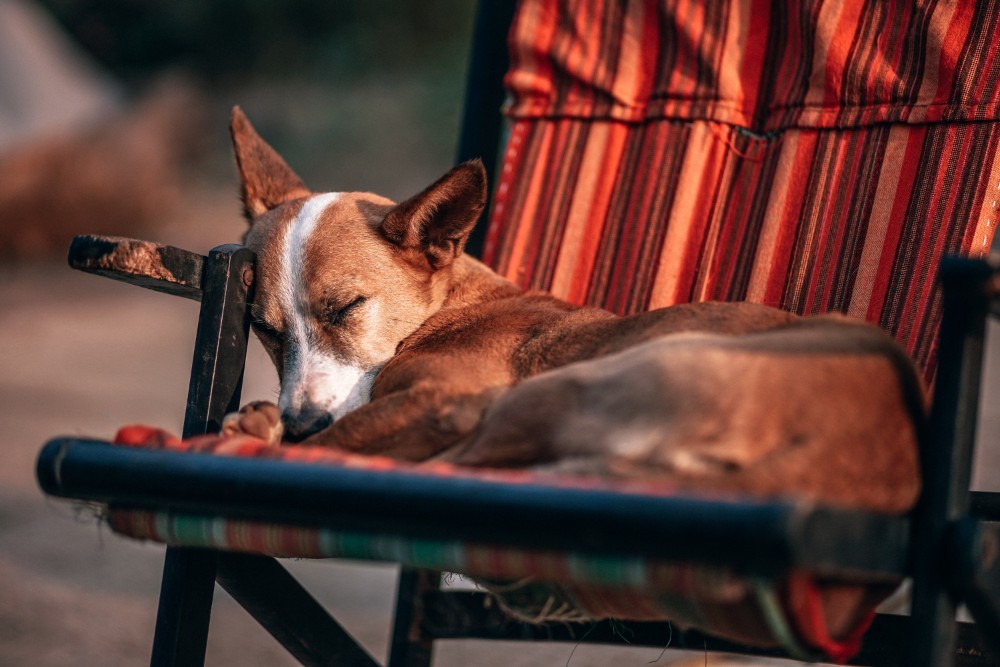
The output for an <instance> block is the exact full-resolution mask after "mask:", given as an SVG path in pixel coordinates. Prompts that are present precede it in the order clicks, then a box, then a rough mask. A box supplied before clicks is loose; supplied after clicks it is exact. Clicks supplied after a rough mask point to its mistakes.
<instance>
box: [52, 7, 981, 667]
mask: <svg viewBox="0 0 1000 667" xmlns="http://www.w3.org/2000/svg"><path fill="white" fill-rule="evenodd" d="M787 4H788V6H785V5H784V3H768V2H762V1H761V2H751V3H750V6H749V9H747V7H746V6H745V5H742V4H739V3H735V2H733V3H728V2H721V1H720V2H707V3H704V5H701V4H691V5H689V4H685V3H676V4H675V3H662V4H659V5H658V4H655V3H606V4H602V3H590V4H587V5H586V6H584V5H583V4H582V3H573V2H569V0H564V1H562V2H558V1H556V0H524V1H523V2H522V3H521V5H520V6H519V7H518V8H517V11H516V14H515V8H514V6H513V3H512V2H502V3H496V2H483V3H481V5H480V9H479V13H478V16H477V23H476V47H475V50H474V53H473V57H472V61H471V66H470V72H471V73H470V97H469V100H468V105H467V111H466V116H465V121H464V128H463V134H462V147H461V148H460V151H459V152H460V155H459V157H460V158H461V159H465V158H468V157H472V156H476V155H479V156H485V157H487V158H489V157H490V156H491V155H492V153H493V150H494V148H493V147H495V146H496V145H497V136H498V134H499V127H500V126H499V121H498V119H497V116H496V113H495V110H496V109H497V108H498V107H499V106H500V101H501V96H502V93H501V92H500V87H499V85H498V82H499V79H500V74H501V73H502V72H503V71H504V70H505V69H506V67H507V63H506V55H505V52H504V49H503V43H504V39H503V37H504V33H505V30H506V29H505V27H501V26H506V25H508V24H509V23H510V22H511V21H513V24H512V29H511V33H510V54H511V63H510V64H511V68H510V72H509V73H508V75H507V84H508V88H509V89H510V91H511V96H512V99H511V101H510V103H509V105H508V110H507V113H508V116H509V118H510V119H511V125H510V128H509V133H508V135H509V136H508V138H507V140H506V142H505V146H506V148H505V150H504V155H503V159H502V161H501V167H500V170H499V172H500V175H499V178H498V179H497V186H496V188H495V197H494V202H493V206H492V213H491V218H490V225H489V232H488V234H487V235H486V236H485V237H483V236H479V237H477V238H475V239H474V240H473V241H472V244H471V246H472V249H473V250H478V249H479V248H478V247H477V246H479V245H480V244H481V250H482V255H483V257H484V258H485V259H486V261H488V262H489V263H492V264H493V265H494V266H495V267H497V268H498V269H499V270H500V271H501V272H502V273H504V274H505V275H507V276H508V277H511V278H512V279H514V280H516V281H517V282H519V283H520V284H522V285H524V286H526V287H540V288H544V289H549V290H551V291H553V292H555V293H557V294H559V295H561V296H564V297H566V298H569V299H570V300H574V301H578V302H588V303H599V304H602V305H605V306H606V307H609V308H610V309H612V310H617V311H619V312H630V311H635V310H640V309H643V308H651V307H658V306H663V305H668V304H671V303H677V302H683V301H692V300H707V299H723V300H740V299H746V300H751V301H758V302H762V303H767V304H770V305H775V306H780V307H783V308H786V309H790V310H794V311H797V312H800V313H815V312H823V311H833V310H839V311H844V312H847V313H850V314H854V315H858V316H860V317H864V318H866V319H869V320H870V321H873V322H876V323H878V324H880V325H881V326H883V327H884V328H886V329H887V330H888V331H889V332H890V333H892V334H893V335H894V336H895V337H896V338H897V340H899V341H900V343H902V344H903V345H904V347H905V348H906V349H907V350H908V351H909V352H910V354H911V355H912V356H913V358H914V359H915V361H916V362H917V363H918V365H919V366H920V367H921V368H922V369H923V370H924V372H925V375H926V377H927V378H928V379H930V380H933V382H934V385H933V386H934V396H933V409H932V413H931V417H930V421H929V425H928V426H927V428H926V430H925V432H924V433H923V437H922V443H921V447H922V451H921V468H922V471H923V490H922V494H921V497H920V500H919V503H918V505H917V507H916V508H915V509H914V510H913V511H912V512H911V513H910V514H909V515H907V516H892V515H882V514H877V513H873V512H864V511H858V510H844V509H838V508H832V507H817V506H815V505H814V504H812V503H808V502H802V501H800V500H796V499H794V498H789V499H784V500H777V501H761V500H756V501H753V500H747V501H739V502H738V501H734V500H713V499H710V498H697V497H677V496H674V495H670V494H658V493H634V492H622V490H621V489H619V488H616V485H615V483H613V482H608V483H607V484H597V485H596V487H595V486H594V483H591V488H584V487H582V486H581V485H580V484H579V483H578V482H576V481H574V480H565V481H564V482H563V481H560V482H557V483H553V482H552V481H551V480H543V479H540V478H538V477H536V476H533V475H530V474H527V473H523V474H522V473H510V472H507V473H501V472H496V471H462V470H457V469H452V468H447V467H443V466H441V467H438V468H434V469H430V470H414V469H412V468H410V467H407V466H405V465H401V464H396V463H393V462H391V461H389V460H386V459H379V458H371V459H365V458H364V457H355V456H347V455H342V454H337V453H331V452H328V451H316V450H311V449H307V448H302V447H294V446H292V447H287V448H282V449H281V450H278V451H275V450H271V449H267V448H264V447H261V446H259V445H255V444H254V443H252V442H248V441H246V440H245V439H244V440H242V441H229V442H227V441H225V440H221V439H219V438H217V437H208V438H201V439H198V438H193V439H190V438H192V437H193V436H197V435H199V434H205V433H214V432H217V431H218V428H219V423H220V421H221V419H222V416H223V415H224V414H225V413H227V412H229V411H232V410H235V409H237V408H238V406H239V393H240V383H241V377H242V367H243V358H244V355H245V349H246V342H247V335H248V326H249V325H248V322H249V320H248V304H249V302H250V300H251V299H252V290H253V257H252V255H251V253H249V251H247V250H246V249H243V248H240V247H238V246H222V247H220V248H216V249H215V250H213V251H212V252H211V253H209V255H208V256H207V257H206V256H201V255H197V254H193V253H189V252H186V251H182V250H178V249H175V248H169V247H164V246H156V245H154V244H149V243H144V242H140V241H128V240H122V239H101V238H96V237H79V238H78V239H77V240H76V241H75V242H74V244H73V247H72V248H71V250H70V263H71V264H72V265H73V266H75V267H76V268H79V269H83V270H86V271H90V272H95V273H100V274H104V275H109V276H111V277H114V278H116V279H121V280H125V281H127V282H132V283H134V284H139V285H141V286H145V287H149V288H152V289H156V290H160V291H164V292H168V293H171V294H176V295H179V296H184V297H187V298H193V299H200V300H201V313H200V316H199V322H198V335H197V340H196V343H195V354H194V363H193V367H192V376H191V385H190V390H189V396H188V408H187V413H186V417H185V424H184V432H183V436H184V437H185V438H189V440H185V441H184V442H180V441H174V440H170V439H166V440H164V441H162V442H160V443H159V444H160V446H159V447H151V446H123V445H111V444H109V443H106V442H100V441H89V440H80V439H71V438H62V439H57V440H53V441H51V442H49V443H48V444H47V445H46V446H45V448H44V449H43V451H42V453H41V455H40V457H39V462H38V478H39V482H40V484H41V486H42V488H43V489H44V490H45V491H46V492H47V493H50V494H53V495H58V496H63V497H68V498H76V499H84V500H90V501H97V502H100V503H104V504H106V505H107V507H108V514H107V516H108V521H109V523H110V524H111V526H112V528H113V529H114V530H116V531H117V532H120V533H123V534H126V535H130V536H132V537H136V538H140V539H154V540H158V541H161V542H165V543H167V544H168V545H169V546H168V548H167V553H166V563H165V567H164V575H163V585H162V591H161V598H160V608H159V612H158V619H157V627H156V634H155V639H154V644H153V663H154V664H157V665H165V664H182V665H190V664H199V663H201V662H203V659H204V650H205V641H206V636H207V630H208V617H209V612H210V606H211V598H212V591H213V587H214V584H215V582H216V581H217V582H218V583H219V584H220V585H222V586H223V587H224V588H225V589H226V590H227V591H229V592H230V593H231V594H232V595H233V597H234V598H236V599H237V600H238V601H239V602H240V603H241V604H242V605H243V606H244V607H245V608H246V609H247V610H248V611H249V612H250V613H251V614H252V615H253V616H254V617H255V618H256V619H257V620H258V621H259V622H260V623H261V624H262V625H263V626H264V627H265V628H267V629H268V631H269V632H271V633H272V634H273V635H274V636H275V637H276V638H277V639H278V640H279V641H281V643H282V644H283V645H284V646H285V647H286V648H288V650H289V651H290V652H291V653H292V654H293V655H295V656H296V657H297V658H298V659H299V660H300V661H302V662H303V663H304V664H330V663H343V664H373V662H374V661H373V660H372V659H371V657H370V656H369V655H368V654H367V653H366V652H365V651H364V650H363V649H361V648H360V647H358V646H357V645H356V644H355V643H354V642H353V640H351V638H350V637H349V636H348V635H347V633H346V632H345V631H344V630H343V629H342V628H341V627H340V626H339V625H338V624H337V623H336V621H334V620H333V619H332V618H330V617H329V616H328V615H327V614H326V613H325V612H324V611H323V609H322V608H321V607H320V606H319V605H318V604H317V603H316V602H315V601H314V600H313V599H312V598H311V597H310V596H309V595H308V593H306V592H305V591H304V590H303V589H302V588H301V587H300V586H299V585H298V584H297V583H296V582H295V581H294V580H293V579H292V578H291V576H290V575H289V574H288V573H287V572H286V571H285V570H284V569H283V568H282V567H281V566H280V565H279V564H278V563H277V561H275V560H274V559H273V558H271V556H304V557H320V556H323V557H337V556H340V557H352V558H370V559H379V560H395V561H398V562H401V563H402V564H403V565H404V569H403V571H402V574H401V577H400V582H399V591H398V596H397V609H396V617H395V628H394V633H393V639H392V646H391V655H390V660H389V663H390V664H391V665H422V664H428V663H429V662H430V659H431V650H432V644H433V642H434V641H437V640H441V639H452V638H459V637H463V638H491V639H497V638H513V639H556V640H559V639H562V640H572V641H588V642H591V641H614V634H615V627H614V626H613V625H612V624H610V623H608V622H602V623H598V624H587V625H580V624H578V623H567V622H565V621H566V616H565V615H562V616H560V615H559V614H551V613H548V614H546V613H542V612H546V611H548V612H551V611H552V609H551V606H550V607H549V608H548V609H546V608H545V605H544V604H539V599H538V598H537V595H542V596H543V600H542V602H551V601H552V600H560V601H564V602H568V603H569V602H571V603H572V604H568V607H567V608H569V609H572V610H573V614H575V615H574V616H573V618H585V617H588V616H590V617H595V618H596V617H602V616H611V617H614V616H616V615H618V616H620V615H621V614H617V613H615V612H620V611H622V610H623V609H627V610H628V611H636V610H643V611H645V610H647V609H648V610H649V616H650V619H652V616H655V615H656V613H659V612H663V615H664V617H665V618H664V619H661V620H643V621H630V622H629V623H628V626H629V628H630V631H631V632H632V633H634V638H633V643H635V644H649V645H656V646H662V645H663V644H664V643H665V642H666V638H667V637H668V636H670V637H672V643H671V645H672V646H674V647H693V648H697V649H702V648H707V649H708V650H722V651H733V652H743V653H751V654H760V655H780V656H790V657H796V658H799V659H805V660H810V659H839V660H844V659H848V658H850V655H851V654H852V653H854V652H855V651H856V650H859V652H857V654H856V655H855V656H854V658H853V659H852V664H858V665H907V666H913V667H932V666H934V667H938V666H943V665H992V664H997V655H998V654H997V650H998V649H1000V614H998V611H1000V609H998V606H997V594H998V591H1000V586H998V584H1000V581H998V576H1000V570H998V564H997V556H998V554H1000V532H998V529H997V525H996V524H995V523H992V521H995V520H997V519H1000V495H998V494H993V493H970V491H969V478H970V467H971V460H972V451H973V443H974V437H975V428H976V414H977V407H978V394H979V384H980V376H981V366H982V356H983V355H982V353H983V339H984V328H985V321H986V317H987V316H988V315H991V314H997V313H1000V295H998V287H997V286H998V285H1000V279H998V276H1000V273H998V272H1000V264H997V263H992V262H990V261H987V260H985V259H981V257H982V256H983V255H984V254H985V252H986V250H987V248H988V247H989V244H990V239H991V238H992V230H993V226H994V225H995V222H996V217H997V215H998V214H1000V213H998V211H997V203H996V199H997V194H996V193H997V187H998V183H997V182H998V179H1000V168H998V165H1000V151H998V146H1000V126H998V124H997V121H998V120H1000V115H998V114H1000V111H998V109H1000V105H998V103H997V102H998V101H997V95H998V94H1000V93H998V87H997V85H996V84H997V82H998V80H1000V76H998V74H997V69H996V67H994V66H993V65H994V63H995V62H996V57H997V47H996V44H995V43H994V39H993V34H994V32H995V29H996V25H997V20H998V19H997V16H998V14H997V11H998V10H997V7H995V6H994V5H993V4H992V3H982V2H980V3H973V2H967V3H957V4H955V5H951V4H949V5H947V6H944V5H943V4H933V5H931V6H926V7H925V6H918V7H897V6H895V5H891V6H890V5H886V4H883V3H877V2H870V3H863V2H845V3H816V4H815V6H812V5H810V6H809V7H799V6H798V4H797V3H787ZM745 9H747V12H748V13H744V10H745ZM487 163H488V164H489V160H488V161H487ZM956 255H960V256H965V257H966V258H965V259H952V258H951V257H952V256H956ZM969 257H972V258H969ZM939 266H940V270H939V271H937V267H939ZM935 275H937V279H935ZM133 435H135V434H131V435H130V434H129V433H125V434H124V435H122V437H121V440H122V441H124V442H125V443H126V444H127V443H129V442H133V444H134V442H142V443H144V444H146V445H149V444H150V443H149V442H148V438H146V436H147V435H148V433H139V434H138V436H137V437H135V438H132V436H133ZM441 508H447V516H446V517H445V518H443V517H442V513H441V512H442V510H441ZM443 570H450V571H458V572H466V573H469V574H471V575H473V576H478V577H483V578H486V579H521V578H530V579H531V580H532V581H533V582H534V583H532V584H531V585H530V586H528V587H525V588H524V589H523V590H522V591H521V592H522V593H525V599H521V600H517V599H513V598H506V599H505V600H504V598H503V596H501V599H502V600H504V604H505V605H506V606H507V607H508V608H510V607H514V608H515V609H514V611H516V612H519V613H521V614H522V615H531V614H533V613H535V612H538V617H537V618H535V619H534V620H536V621H539V622H537V623H527V622H524V621H523V620H516V619H512V618H511V617H510V616H508V615H505V614H504V613H502V612H501V611H500V610H498V609H497V606H496V605H488V604H486V600H487V598H488V595H487V594H486V593H483V592H469V591H442V590H439V587H438V584H439V573H440V572H441V571H443ZM903 577H912V579H913V582H914V583H913V603H912V616H911V617H901V616H888V615H879V616H876V617H875V618H874V620H873V621H872V622H871V627H870V628H869V629H868V631H867V633H866V634H864V636H863V638H862V636H861V633H862V632H863V630H864V629H865V625H866V624H865V623H861V624H860V625H859V627H857V628H856V632H853V633H851V636H847V637H830V636H829V635H828V634H827V633H826V632H825V630H826V628H825V626H824V624H823V623H822V622H821V621H822V619H819V620H817V618H816V616H815V602H816V597H815V595H816V594H817V593H816V591H817V590H821V589H822V586H824V585H827V584H829V583H830V582H853V583H859V582H860V583H865V584H870V585H872V586H875V587H879V586H885V585H887V584H890V583H893V582H897V581H899V580H900V579H902V578H903ZM643 593H645V594H646V597H644V595H643ZM533 595H534V596H536V597H532V596H533ZM520 603H523V606H520V607H519V606H518V604H520ZM963 603H964V604H965V605H967V607H968V609H969V611H970V612H971V614H972V616H973V617H974V619H975V623H974V624H970V623H958V622H956V621H955V615H956V610H957V607H958V605H960V604H963ZM539 609H540V611H539ZM676 614H679V617H680V618H679V619H678V616H677V615H676ZM643 617H644V618H645V616H643ZM631 618H635V616H631ZM667 618H673V619H674V620H680V621H682V622H683V621H686V622H688V623H694V624H695V625H696V626H698V627H699V628H700V629H701V630H706V631H708V633H709V634H702V632H700V631H699V630H688V631H685V632H681V631H680V630H676V629H674V628H673V627H672V626H668V625H667V620H666V619H667ZM546 620H548V621H549V622H545V621H546ZM719 637H721V639H720V638H719Z"/></svg>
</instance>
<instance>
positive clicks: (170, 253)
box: [68, 234, 205, 301]
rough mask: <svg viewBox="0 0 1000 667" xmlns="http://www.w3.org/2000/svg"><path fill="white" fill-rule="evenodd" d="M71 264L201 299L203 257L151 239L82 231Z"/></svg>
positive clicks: (156, 288) (162, 290) (76, 240)
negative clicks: (101, 234) (98, 234)
mask: <svg viewBox="0 0 1000 667" xmlns="http://www.w3.org/2000/svg"><path fill="white" fill-rule="evenodd" d="M68 260H69V265H70V267H72V268H74V269H77V270H80V271H85V272H87V273H94V274H97V275H101V276H105V277H108V278H114V279H115V280H120V281H122V282H126V283H129V284H131V285H138V286H139V287H145V288H147V289H152V290H155V291H157V292H164V293H166V294H172V295H174V296H182V297H184V298H187V299H193V300H195V301H199V300H201V294H202V271H203V268H204V265H205V257H204V256H203V255H199V254H198V253H194V252H190V251H188V250H182V249H180V248H175V247H173V246H168V245H161V244H159V243H153V242H151V241H140V240H137V239H129V238H122V237H116V236H95V235H90V234H84V235H80V236H76V237H74V238H73V242H72V243H71V244H70V248H69V257H68Z"/></svg>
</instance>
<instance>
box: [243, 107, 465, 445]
mask: <svg viewBox="0 0 1000 667" xmlns="http://www.w3.org/2000/svg"><path fill="white" fill-rule="evenodd" d="M232 132H233V142H234V147H235V150H236V158H237V165H238V168H239V171H240V176H241V179H242V186H243V199H244V206H245V212H246V215H247V217H248V219H249V220H250V222H251V227H250V231H249V232H248V233H247V236H246V239H245V244H246V245H247V247H249V248H250V249H252V250H254V252H255V253H256V255H257V264H256V271H255V280H256V282H255V286H254V304H253V309H252V321H253V325H254V330H255V331H256V333H257V335H258V337H259V338H260V340H261V341H262V343H263V344H264V346H265V348H266V349H267V351H268V353H269V354H270V356H271V359H272V360H273V361H274V364H275V366H276V367H277V369H278V375H279V377H280V380H281V394H280V397H279V400H278V406H279V407H280V408H281V411H282V421H283V422H284V425H285V432H286V434H287V435H288V436H289V437H290V438H291V439H301V438H303V437H306V436H308V435H310V434H312V433H315V432H317V431H319V430H322V429H323V428H325V427H326V426H328V425H329V424H330V423H331V422H332V421H334V420H336V419H339V418H340V417H342V416H343V415H344V414H346V413H347V412H349V411H351V410H353V409H355V408H357V407H359V406H361V405H363V404H364V403H366V402H367V401H368V400H369V399H370V396H371V390H372V385H373V383H374V381H375V376H376V375H377V374H378V372H379V370H380V369H381V368H382V366H383V365H384V364H385V363H386V362H387V361H388V360H389V358H390V357H392V355H393V354H394V353H395V351H396V347H397V346H398V345H399V343H400V342H401V341H402V340H403V339H404V338H406V337H407V336H408V335H410V334H411V333H412V332H413V331H414V330H416V328H417V327H419V326H420V324H421V323H422V322H423V321H424V320H425V319H427V317H429V316H430V315H432V314H433V313H434V312H435V311H436V310H437V309H438V308H440V306H441V303H442V302H443V300H444V298H445V296H446V293H447V289H448V277H449V274H450V265H451V262H452V261H453V260H454V259H455V257H457V255H458V254H460V253H461V251H462V247H463V246H464V242H465V238H466V236H467V235H468V232H469V230H470V229H471V227H472V225H473V224H474V223H475V220H476V218H478V215H479V212H480V211H481V210H482V207H483V202H484V200H485V178H484V175H483V174H482V166H481V165H479V164H466V165H462V166H460V167H457V168H456V169H454V170H452V171H451V172H449V173H448V174H447V175H446V176H445V177H444V178H442V179H441V180H439V181H438V182H437V183H435V184H434V185H432V186H430V187H429V188H427V189H426V190H425V191H424V192H422V193H420V194H419V195H417V196H416V197H413V198H411V199H409V200H407V201H405V202H403V203H401V204H398V205H397V204H394V203H393V202H392V201H390V200H388V199H385V198H383V197H379V196H377V195H373V194H370V193H356V192H353V193H325V194H313V193H311V192H309V191H308V189H306V188H305V186H304V185H303V184H302V182H301V180H299V179H298V177H297V176H296V175H295V174H294V172H292V171H291V169H289V168H288V166H287V165H286V164H285V163H284V161H283V160H281V158H280V157H279V156H278V155H277V153H275V152H274V151H273V149H271V148H270V146H268V145H267V144H266V143H264V142H263V140H262V139H260V137H259V136H257V134H256V133H255V132H254V131H253V128H252V127H250V125H249V122H248V121H247V120H246V118H245V117H243V115H242V114H241V113H240V112H239V111H238V110H235V111H234V113H233V120H232Z"/></svg>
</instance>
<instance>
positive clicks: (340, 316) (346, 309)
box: [325, 296, 368, 327]
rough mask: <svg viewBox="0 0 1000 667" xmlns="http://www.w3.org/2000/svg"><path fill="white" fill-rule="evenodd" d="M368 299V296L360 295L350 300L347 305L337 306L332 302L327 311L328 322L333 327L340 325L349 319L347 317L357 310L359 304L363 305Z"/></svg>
mask: <svg viewBox="0 0 1000 667" xmlns="http://www.w3.org/2000/svg"><path fill="white" fill-rule="evenodd" d="M367 300H368V297H366V296H359V297H356V298H355V299H354V300H352V301H350V302H349V303H348V304H347V305H344V306H339V307H338V306H335V305H332V304H331V305H330V306H329V307H328V308H327V311H326V318H325V319H326V322H327V324H329V325H330V326H332V327H338V326H340V325H342V324H343V323H344V322H345V321H346V320H347V317H348V316H349V315H350V314H351V313H352V312H354V311H355V310H357V308H358V307H359V306H361V305H362V304H363V303H364V302H365V301H367Z"/></svg>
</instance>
